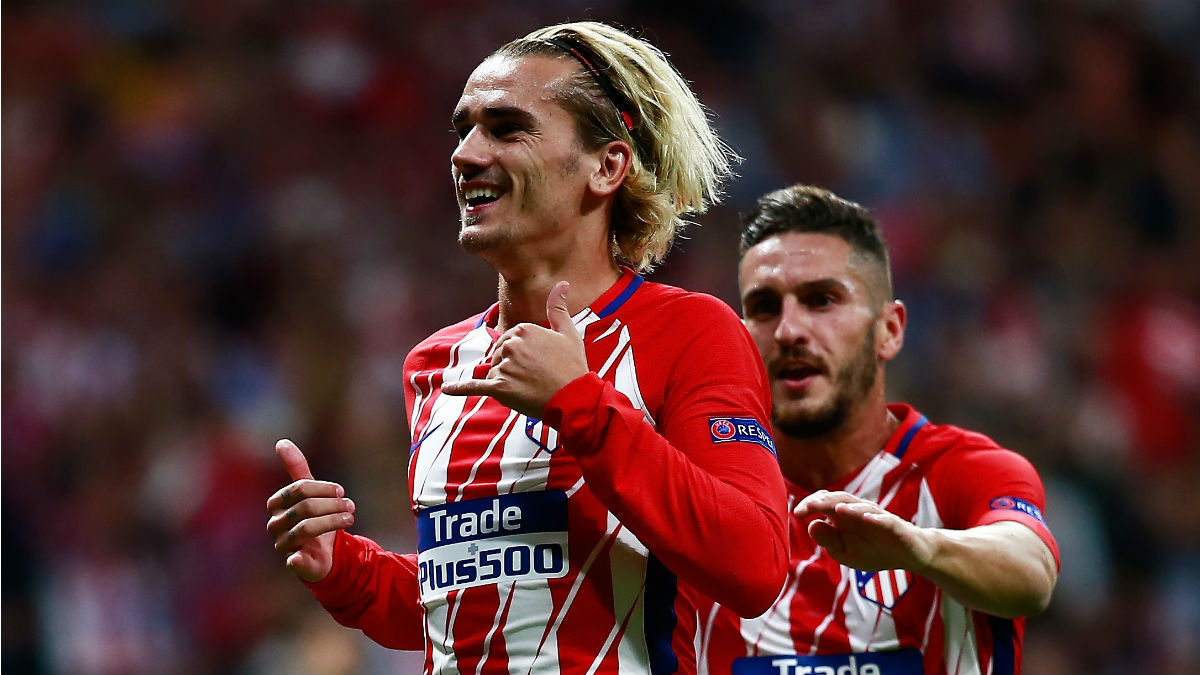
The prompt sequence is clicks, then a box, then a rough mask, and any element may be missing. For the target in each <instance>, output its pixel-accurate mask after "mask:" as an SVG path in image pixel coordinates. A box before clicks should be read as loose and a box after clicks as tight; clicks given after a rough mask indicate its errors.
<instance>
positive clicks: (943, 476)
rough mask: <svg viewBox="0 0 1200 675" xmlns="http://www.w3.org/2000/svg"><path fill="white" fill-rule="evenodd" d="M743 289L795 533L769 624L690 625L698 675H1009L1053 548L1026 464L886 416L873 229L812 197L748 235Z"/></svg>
mask: <svg viewBox="0 0 1200 675" xmlns="http://www.w3.org/2000/svg"><path fill="white" fill-rule="evenodd" d="M741 254H742V255H741V263H740V266H739V286H740V289H741V297H742V311H743V316H744V320H745V324H746V327H747V328H748V329H749V330H750V334H751V335H753V336H754V339H755V342H756V343H757V344H758V349H759V351H760V352H761V353H762V357H763V360H764V361H765V363H766V367H767V375H768V378H769V379H770V381H771V394H772V397H773V407H774V410H773V416H772V428H773V434H774V438H775V443H776V447H777V450H778V453H779V463H780V467H781V468H782V470H783V474H784V477H785V478H786V480H787V482H788V491H789V495H790V502H791V505H792V506H793V507H794V518H793V519H792V523H791V546H792V553H791V556H792V564H791V569H790V570H789V573H788V581H787V584H786V585H785V586H784V589H783V592H782V593H781V594H780V596H779V598H778V599H777V600H776V601H775V604H774V606H773V607H772V608H771V609H770V610H768V611H767V612H765V613H763V614H762V615H761V616H758V617H756V618H751V619H744V618H741V617H738V616H737V615H736V614H735V613H733V612H730V611H729V610H728V609H726V608H722V607H720V606H719V605H713V606H711V607H710V608H709V609H708V610H707V611H705V610H702V611H701V614H700V617H699V620H700V625H701V629H700V637H701V640H700V659H701V671H702V672H704V671H705V670H707V672H711V673H714V675H716V674H718V673H730V672H732V673H735V674H749V673H770V674H772V675H775V674H782V675H792V674H795V675H800V674H805V675H815V674H820V673H829V675H834V674H835V673H836V674H839V675H840V674H853V675H870V674H876V675H878V674H879V673H908V674H911V673H989V674H995V675H998V674H1001V673H1015V672H1018V671H1019V669H1020V664H1021V641H1022V634H1023V623H1024V620H1023V619H1022V618H1021V617H1023V616H1026V615H1029V614H1035V613H1037V612H1040V611H1041V610H1043V609H1044V608H1045V607H1046V605H1047V603H1048V602H1049V601H1050V594H1051V591H1052V590H1053V588H1054V584H1055V581H1056V579H1057V574H1058V559H1057V558H1058V554H1057V546H1056V544H1055V541H1054V538H1053V537H1052V536H1051V534H1050V531H1049V530H1048V529H1047V528H1046V523H1045V522H1044V521H1043V519H1042V508H1043V506H1044V504H1043V502H1044V499H1045V497H1044V492H1043V488H1042V483H1041V480H1040V479H1039V478H1038V475H1037V472H1036V471H1035V470H1034V468H1033V467H1032V466H1031V465H1030V463H1029V462H1028V461H1026V460H1025V459H1024V458H1023V457H1021V456H1020V455H1018V454H1017V453H1015V452H1012V451H1010V450H1006V449H1004V448H1001V447H999V446H998V445H996V443H995V442H993V441H992V440H991V439H989V438H987V437H986V436H984V435H982V434H978V433H974V432H970V431H966V430H964V429H960V428H958V427H954V426H949V425H944V424H937V423H934V422H931V421H929V420H927V419H926V418H925V416H924V415H922V414H921V413H919V412H917V411H916V410H914V409H913V408H912V407H911V406H908V405H904V404H898V403H892V404H889V403H887V400H886V398H885V391H884V365H885V364H886V363H887V361H889V360H891V359H892V358H893V357H895V356H896V354H897V353H898V352H899V351H900V347H901V344H902V343H903V340H904V327H905V321H906V310H905V307H904V305H903V304H901V303H900V302H899V301H898V300H895V299H894V297H893V295H892V284H891V272H890V268H889V263H888V255H887V249H886V248H885V246H884V243H883V240H882V238H881V237H880V234H879V231H878V229H877V227H876V224H875V221H874V219H873V218H872V216H871V214H870V213H869V212H868V211H867V210H866V209H864V208H862V207H861V206H859V205H858V204H855V203H853V202H849V201H846V200H844V199H841V198H839V197H837V196H836V195H834V194H832V193H830V192H828V191H826V190H822V189H819V188H814V187H810V186H804V185H796V186H793V187H790V188H786V189H783V190H779V191H776V192H773V193H770V194H768V195H766V196H764V197H763V198H762V199H760V200H759V202H758V204H757V206H756V208H755V209H754V210H753V211H752V212H751V213H750V214H749V215H748V216H747V217H746V218H745V222H744V227H743V232H742V242H741Z"/></svg>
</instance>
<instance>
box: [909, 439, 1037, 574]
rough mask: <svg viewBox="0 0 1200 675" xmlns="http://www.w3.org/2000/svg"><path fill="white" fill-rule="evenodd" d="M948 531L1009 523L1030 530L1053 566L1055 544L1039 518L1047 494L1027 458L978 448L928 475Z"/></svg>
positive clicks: (954, 457) (952, 457) (953, 457)
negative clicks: (1016, 523)
mask: <svg viewBox="0 0 1200 675" xmlns="http://www.w3.org/2000/svg"><path fill="white" fill-rule="evenodd" d="M930 483H931V487H932V488H933V490H934V494H935V496H936V495H941V496H940V497H936V498H937V501H938V503H939V510H940V511H942V518H943V520H944V521H945V522H946V525H947V527H951V528H954V529H968V528H971V527H978V526H980V525H987V524H990V523H995V522H998V521H1004V520H1011V521H1016V522H1018V523H1021V524H1023V525H1025V526H1026V527H1028V528H1029V529H1031V530H1033V531H1034V532H1035V533H1036V534H1037V535H1038V536H1039V537H1040V538H1041V539H1042V541H1043V542H1045V544H1046V546H1047V547H1049V548H1050V551H1051V552H1052V553H1053V554H1054V560H1055V562H1056V563H1060V561H1059V557H1058V543H1057V542H1056V541H1055V540H1054V535H1053V534H1051V532H1050V528H1049V527H1048V526H1047V525H1046V521H1045V518H1044V517H1043V515H1042V512H1043V510H1044V509H1045V506H1046V491H1045V488H1044V487H1043V486H1042V480H1041V478H1040V477H1039V476H1038V473H1037V470H1036V469H1035V468H1034V467H1033V465H1032V464H1031V463H1030V462H1029V460H1028V459H1026V458H1025V457H1023V456H1021V455H1020V454H1018V453H1016V452H1013V451H1011V450H1006V449H1004V448H999V447H986V448H977V449H972V450H967V451H962V452H956V453H952V454H950V455H949V456H947V457H944V458H942V459H941V460H940V461H939V462H938V463H937V464H936V465H935V469H934V471H932V472H931V475H930Z"/></svg>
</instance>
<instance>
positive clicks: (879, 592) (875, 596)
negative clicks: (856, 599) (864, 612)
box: [854, 570, 912, 610]
mask: <svg viewBox="0 0 1200 675" xmlns="http://www.w3.org/2000/svg"><path fill="white" fill-rule="evenodd" d="M854 583H855V586H857V587H858V594H859V595H861V596H862V597H863V598H865V599H867V600H870V601H871V602H873V603H875V604H877V605H879V606H880V607H883V608H884V609H889V610H890V609H892V608H893V607H895V606H896V603H897V602H899V600H900V597H901V596H903V595H904V594H905V593H906V592H907V591H908V587H909V584H910V583H912V575H911V574H909V573H908V571H907V570H880V571H878V572H862V571H860V570H854Z"/></svg>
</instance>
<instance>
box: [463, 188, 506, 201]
mask: <svg viewBox="0 0 1200 675" xmlns="http://www.w3.org/2000/svg"><path fill="white" fill-rule="evenodd" d="M499 197H500V191H499V190H497V189H495V188H471V189H469V190H464V191H463V198H464V199H466V200H467V201H474V200H476V199H498V198H499Z"/></svg>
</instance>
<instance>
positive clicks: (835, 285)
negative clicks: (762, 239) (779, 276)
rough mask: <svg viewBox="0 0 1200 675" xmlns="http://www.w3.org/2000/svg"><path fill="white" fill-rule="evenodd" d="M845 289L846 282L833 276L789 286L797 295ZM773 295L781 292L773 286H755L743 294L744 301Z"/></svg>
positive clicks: (789, 290) (842, 290)
mask: <svg viewBox="0 0 1200 675" xmlns="http://www.w3.org/2000/svg"><path fill="white" fill-rule="evenodd" d="M845 290H846V284H845V283H843V282H842V281H840V280H838V279H834V278H833V277H826V278H823V279H812V280H810V281H803V282H801V283H799V284H796V285H795V286H794V287H792V288H789V289H788V292H789V293H796V294H797V295H805V294H808V293H822V292H824V293H834V292H844V291H845ZM771 295H779V292H778V291H776V290H775V289H774V288H773V287H771V286H753V287H751V288H750V289H749V290H747V291H746V292H745V293H744V294H743V295H742V302H745V301H747V300H753V299H756V298H759V297H764V296H771Z"/></svg>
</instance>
